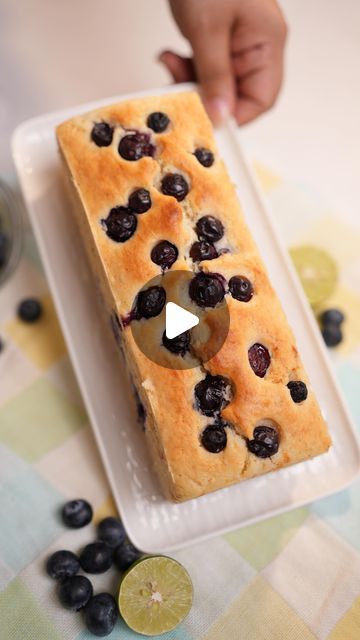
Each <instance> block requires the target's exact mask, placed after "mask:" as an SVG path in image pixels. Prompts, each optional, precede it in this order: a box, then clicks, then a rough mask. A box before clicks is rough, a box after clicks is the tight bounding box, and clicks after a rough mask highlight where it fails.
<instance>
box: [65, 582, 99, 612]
mask: <svg viewBox="0 0 360 640" xmlns="http://www.w3.org/2000/svg"><path fill="white" fill-rule="evenodd" d="M92 594H93V588H92V584H91V582H90V580H89V579H88V578H86V577H85V576H70V577H69V578H65V580H63V582H61V583H60V586H59V600H60V602H61V604H62V605H63V606H64V607H66V609H72V611H80V609H82V608H83V607H85V606H86V605H87V603H88V602H89V600H90V598H91V596H92Z"/></svg>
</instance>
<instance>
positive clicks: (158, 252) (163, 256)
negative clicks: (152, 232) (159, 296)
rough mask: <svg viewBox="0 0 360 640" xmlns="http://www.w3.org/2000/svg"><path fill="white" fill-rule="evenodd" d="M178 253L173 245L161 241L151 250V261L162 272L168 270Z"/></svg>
mask: <svg viewBox="0 0 360 640" xmlns="http://www.w3.org/2000/svg"><path fill="white" fill-rule="evenodd" d="M178 255H179V252H178V250H177V248H176V247H175V245H174V244H172V243H171V242H169V241H168V240H161V241H160V242H158V243H157V244H156V245H155V247H153V249H152V250H151V254H150V257H151V260H152V261H153V262H154V263H155V264H157V265H159V267H161V268H162V270H163V271H165V269H170V267H172V265H173V264H174V262H176V260H177V258H178Z"/></svg>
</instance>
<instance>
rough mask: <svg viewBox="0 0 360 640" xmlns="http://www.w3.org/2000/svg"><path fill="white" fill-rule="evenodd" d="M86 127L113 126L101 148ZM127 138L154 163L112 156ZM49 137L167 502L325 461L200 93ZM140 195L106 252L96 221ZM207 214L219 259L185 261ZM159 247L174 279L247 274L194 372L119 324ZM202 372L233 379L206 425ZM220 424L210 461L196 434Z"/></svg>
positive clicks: (107, 115) (323, 439) (152, 271)
mask: <svg viewBox="0 0 360 640" xmlns="http://www.w3.org/2000/svg"><path fill="white" fill-rule="evenodd" d="M154 112H162V113H165V114H166V115H167V116H168V118H169V123H168V125H167V127H166V129H165V131H164V132H162V133H156V132H154V131H153V130H152V129H150V128H149V127H148V126H147V119H148V116H149V114H151V113H154ZM95 123H107V124H108V125H110V138H111V141H110V144H108V145H107V146H106V145H104V146H98V145H97V144H96V143H95V142H94V141H93V140H92V131H93V127H94V124H95ZM134 132H141V133H145V134H147V135H148V136H149V137H148V138H147V141H148V143H149V145H152V146H151V147H149V149H150V153H152V154H153V155H146V156H144V157H141V158H140V159H138V160H135V161H129V160H126V159H124V158H123V157H121V155H120V154H119V150H118V149H119V144H120V141H121V139H123V138H124V136H126V135H129V134H131V133H134ZM105 133H106V131H105ZM105 137H106V136H105ZM57 138H58V143H59V147H60V151H61V156H62V158H63V161H64V168H65V171H66V173H67V174H68V176H69V177H70V182H71V189H72V192H73V196H74V197H73V201H74V202H75V206H74V207H73V209H74V215H75V216H76V218H77V222H78V227H79V229H80V234H81V236H82V241H83V242H84V243H85V246H86V248H87V252H88V256H89V258H90V261H91V264H92V268H93V271H94V276H95V280H94V282H96V283H97V285H98V287H99V288H100V291H101V295H102V297H103V306H105V307H106V309H107V313H108V315H109V317H110V316H112V317H113V319H114V318H115V324H117V323H119V327H120V330H119V335H120V336H121V338H120V339H121V344H122V349H123V351H124V352H125V356H126V360H127V364H128V367H129V369H130V372H131V375H132V377H133V380H134V383H135V385H136V388H137V391H138V394H139V396H140V399H141V402H142V404H143V405H144V407H145V411H146V429H145V433H146V437H147V439H148V444H149V446H150V449H151V452H152V457H153V460H154V464H155V467H156V470H157V472H158V475H159V478H160V480H161V484H162V487H163V490H164V492H165V494H166V496H167V497H168V498H170V499H171V500H174V501H183V500H188V499H190V498H195V497H197V496H200V495H202V494H205V493H208V492H210V491H214V490H216V489H220V488H222V487H226V486H228V485H231V484H233V483H236V482H239V481H241V480H244V479H246V478H251V477H253V476H258V475H260V474H264V473H267V472H269V471H273V470H275V469H279V468H281V467H284V466H286V465H291V464H294V463H296V462H299V461H302V460H306V459H309V458H312V457H313V456H316V455H318V454H321V453H323V452H325V451H327V449H328V448H329V446H330V444H331V440H330V437H329V435H328V431H327V427H326V424H325V422H324V420H323V418H322V416H321V413H320V409H319V406H318V403H317V401H316V398H315V396H314V393H313V392H312V390H311V387H310V385H309V381H308V378H307V375H306V373H305V371H304V368H303V365H302V363H301V359H300V357H299V354H298V351H297V348H296V344H295V339H294V336H293V334H292V331H291V329H290V327H289V325H288V323H287V320H286V318H285V316H284V313H283V310H282V307H281V305H280V302H279V300H278V298H277V295H276V293H275V292H274V290H273V288H272V286H271V284H270V282H269V279H268V276H267V273H266V269H265V267H264V264H263V262H262V260H261V258H260V256H259V253H258V250H257V248H256V245H255V242H254V240H253V238H252V236H251V234H250V232H249V229H248V227H247V225H246V223H245V220H244V217H243V214H242V211H241V208H240V205H239V202H238V199H237V196H236V193H235V189H234V187H233V185H232V184H231V181H230V179H229V176H228V174H227V171H226V169H225V166H224V164H223V162H222V160H221V159H220V158H219V156H218V152H217V149H216V146H215V141H214V137H213V132H212V126H211V124H210V122H209V120H208V118H207V115H206V113H205V111H204V109H203V107H202V104H201V101H200V99H199V97H198V95H197V94H196V93H194V92H186V93H178V94H172V95H164V96H158V97H150V98H141V99H136V100H131V101H126V102H121V103H119V104H115V105H110V106H107V107H103V108H101V109H98V110H95V111H92V112H91V113H87V114H85V115H81V116H78V117H75V118H72V119H71V120H69V121H67V122H64V123H63V124H61V125H60V126H59V127H58V128H57ZM105 141H106V142H108V140H105ZM199 148H205V149H207V150H210V151H211V152H212V153H213V154H214V162H213V164H212V165H211V166H204V165H203V164H201V163H200V162H199V160H198V158H197V157H196V155H195V154H194V152H195V150H196V149H199ZM168 173H176V174H180V175H182V176H183V177H184V178H185V180H186V183H187V184H188V187H189V193H188V195H187V196H186V197H185V198H184V199H183V200H182V201H177V200H176V199H175V198H174V197H173V196H169V195H164V194H163V193H162V192H161V182H162V179H163V177H164V176H165V175H167V174H168ZM139 188H145V189H147V190H148V191H149V192H150V195H151V203H152V204H151V208H150V209H149V210H148V211H147V212H145V213H141V214H139V215H136V221H137V226H136V230H135V232H134V233H133V235H132V236H131V237H130V238H129V239H128V240H127V241H125V242H115V241H114V240H112V239H111V238H109V237H108V235H107V233H106V230H105V228H104V222H103V221H104V220H106V218H107V216H108V215H109V212H110V210H111V209H113V208H114V207H119V206H123V207H127V206H128V200H129V196H130V195H131V194H132V193H133V191H134V190H136V189H139ZM206 215H212V216H214V217H216V218H217V219H218V220H220V221H221V222H222V224H223V227H224V233H223V237H222V238H221V240H219V242H218V243H215V245H216V247H217V251H218V252H219V256H218V257H217V258H216V259H213V260H205V261H203V262H198V263H194V262H193V261H192V259H191V258H190V256H189V252H190V248H191V246H192V244H193V243H194V242H196V241H197V240H198V237H197V233H196V230H195V227H196V222H197V221H198V220H199V219H200V218H201V217H202V216H206ZM164 239H165V240H167V241H169V242H170V243H172V244H174V245H175V246H176V247H177V249H178V258H177V260H176V262H175V264H174V265H173V266H172V269H181V270H184V271H190V272H192V271H193V272H199V270H201V271H203V272H205V273H206V272H209V273H217V274H221V275H222V276H223V277H224V278H225V279H226V282H227V283H228V282H229V280H230V279H231V278H232V277H233V276H238V275H241V276H245V277H246V278H248V279H249V280H250V282H251V284H252V286H253V290H254V294H253V296H252V298H251V299H250V300H249V301H248V302H241V301H239V300H237V299H235V298H234V297H232V295H231V293H230V292H229V291H227V293H226V300H227V304H228V307H229V312H230V329H229V333H228V336H227V339H226V341H225V343H224V345H223V346H222V348H221V350H220V351H219V352H218V353H217V355H216V356H215V357H213V358H212V359H211V360H210V361H208V362H206V363H202V362H201V359H200V358H199V364H198V366H195V367H194V368H191V369H185V370H182V369H168V368H164V367H161V366H159V365H156V364H154V363H153V362H152V361H150V360H149V359H148V358H146V356H144V355H143V354H142V353H141V351H140V350H139V349H138V347H137V345H136V343H135V342H134V340H133V337H132V333H131V328H130V325H129V324H128V323H127V322H125V321H124V319H126V318H128V314H129V312H130V310H131V308H132V306H133V302H134V299H135V298H136V295H137V294H138V292H139V290H140V289H141V288H142V287H143V285H144V284H145V283H146V282H147V281H148V280H149V279H151V278H153V277H154V276H158V275H160V274H161V268H160V267H159V266H158V265H157V264H155V263H154V262H153V261H152V260H151V259H150V254H151V251H152V249H153V247H154V246H155V245H156V244H157V243H158V242H159V241H160V240H164ZM79 242H80V239H79ZM221 249H226V250H227V251H225V252H221V251H220V250H221ZM115 314H116V316H115ZM116 318H117V319H116ZM155 320H156V319H155ZM140 322H142V323H143V324H144V332H146V331H148V330H149V329H148V327H149V326H150V325H149V324H147V322H148V321H147V320H146V319H142V320H140ZM109 324H110V323H109ZM153 326H156V322H155V325H153ZM149 339H150V338H149ZM257 343H259V344H261V345H264V346H265V347H266V349H267V350H268V352H269V354H270V358H271V361H270V365H269V367H268V369H267V371H266V374H265V375H264V377H259V376H258V375H256V374H255V373H254V371H253V369H252V368H251V366H250V363H249V357H248V350H249V348H250V347H251V346H252V345H254V344H257ZM161 348H164V347H161ZM167 357H168V358H169V363H171V362H174V363H178V362H179V361H180V360H181V358H182V356H179V355H176V354H172V353H170V352H168V356H167ZM187 357H193V356H190V355H187V356H185V358H187ZM175 366H176V364H175ZM208 374H210V375H212V376H224V377H225V378H227V379H228V380H229V381H230V386H231V393H230V395H229V394H228V397H227V398H226V401H225V403H224V404H225V405H226V406H224V408H222V410H221V414H220V416H219V413H216V412H215V413H214V415H212V416H206V415H204V413H203V412H202V411H201V410H199V405H198V403H197V401H196V398H195V391H194V390H195V386H196V385H197V384H198V383H199V382H200V381H201V380H203V379H204V378H205V377H206V375H208ZM290 381H302V382H304V383H305V384H306V386H307V390H308V395H307V398H306V400H304V401H302V402H294V400H293V399H292V396H291V394H290V391H289V388H288V387H287V384H288V383H289V382H290ZM220 418H221V420H222V421H223V422H221V424H225V422H226V426H225V427H224V428H225V432H226V446H225V447H224V448H223V449H222V450H221V451H219V452H218V453H212V452H210V451H208V450H207V449H206V448H205V447H204V446H203V444H202V434H203V432H204V429H205V428H206V427H207V426H208V425H214V424H218V423H219V420H220ZM120 420H121V416H119V421H120ZM224 421H225V422H224ZM262 425H265V426H266V425H267V426H269V427H271V428H272V429H275V432H276V434H277V436H278V450H277V452H276V453H275V454H274V455H270V456H268V457H260V456H259V455H256V454H255V453H253V452H252V451H251V447H250V449H249V442H251V441H252V440H253V439H254V429H255V428H256V427H258V426H262ZM260 439H261V434H260Z"/></svg>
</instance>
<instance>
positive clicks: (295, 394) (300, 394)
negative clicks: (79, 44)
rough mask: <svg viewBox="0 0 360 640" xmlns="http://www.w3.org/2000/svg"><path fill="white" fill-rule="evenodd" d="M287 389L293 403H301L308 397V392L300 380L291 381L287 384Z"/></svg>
mask: <svg viewBox="0 0 360 640" xmlns="http://www.w3.org/2000/svg"><path fill="white" fill-rule="evenodd" d="M287 388H288V389H289V391H290V395H291V397H292V399H293V401H294V402H296V403H298V402H303V401H304V400H306V398H307V396H308V390H307V386H306V384H305V382H302V381H301V380H291V381H290V382H288V384H287Z"/></svg>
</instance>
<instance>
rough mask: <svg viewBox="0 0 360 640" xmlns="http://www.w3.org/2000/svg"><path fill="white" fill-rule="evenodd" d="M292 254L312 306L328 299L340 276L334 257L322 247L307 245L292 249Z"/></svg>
mask: <svg viewBox="0 0 360 640" xmlns="http://www.w3.org/2000/svg"><path fill="white" fill-rule="evenodd" d="M290 256H291V258H292V261H293V263H294V265H295V269H296V271H297V273H298V276H299V278H300V281H301V284H302V286H303V288H304V291H305V294H306V296H307V299H308V300H309V302H310V304H311V306H313V307H315V306H316V305H318V304H320V303H321V302H324V301H325V300H327V298H329V297H330V296H331V294H332V293H333V292H334V290H335V287H336V283H337V277H338V273H337V266H336V264H335V262H334V260H333V259H332V257H331V256H329V254H328V253H326V251H323V250H322V249H319V248H317V247H311V246H306V245H304V246H300V247H293V248H292V249H290Z"/></svg>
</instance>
